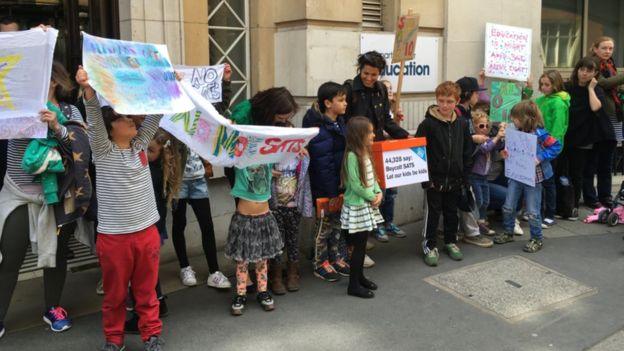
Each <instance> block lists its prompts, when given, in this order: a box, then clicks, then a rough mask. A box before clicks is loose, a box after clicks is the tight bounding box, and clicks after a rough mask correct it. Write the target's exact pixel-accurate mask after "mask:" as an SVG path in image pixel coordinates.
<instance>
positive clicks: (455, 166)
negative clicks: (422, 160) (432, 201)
mask: <svg viewBox="0 0 624 351" xmlns="http://www.w3.org/2000/svg"><path fill="white" fill-rule="evenodd" d="M416 136H417V137H425V138H427V167H428V168H429V181H430V182H429V183H430V184H425V186H430V187H433V188H434V189H436V190H438V191H453V190H457V189H459V187H460V186H461V185H462V183H463V182H465V181H466V179H467V175H468V174H469V173H470V170H471V168H472V149H473V147H472V138H471V137H470V132H469V130H468V124H467V123H466V121H464V120H462V119H458V118H457V115H456V114H455V112H453V115H452V117H451V120H450V121H449V120H446V119H445V118H444V117H442V115H441V114H440V112H439V110H438V106H436V105H432V106H430V107H429V108H428V109H427V113H426V114H425V119H424V120H423V121H422V122H421V123H420V125H419V126H418V130H417V131H416Z"/></svg>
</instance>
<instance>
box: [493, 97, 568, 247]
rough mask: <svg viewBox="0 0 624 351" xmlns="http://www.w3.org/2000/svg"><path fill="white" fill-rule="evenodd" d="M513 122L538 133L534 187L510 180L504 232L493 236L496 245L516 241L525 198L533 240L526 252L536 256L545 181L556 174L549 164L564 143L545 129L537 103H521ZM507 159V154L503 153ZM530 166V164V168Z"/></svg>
mask: <svg viewBox="0 0 624 351" xmlns="http://www.w3.org/2000/svg"><path fill="white" fill-rule="evenodd" d="M510 115H511V121H512V122H513V124H514V126H515V128H516V129H517V130H519V131H521V132H525V133H531V134H535V135H536V136H537V153H536V158H535V186H530V185H527V184H524V183H521V182H519V181H517V180H515V179H509V185H508V187H507V197H506V199H505V204H504V205H503V227H504V230H505V231H504V232H503V233H502V234H499V235H497V236H496V237H494V242H495V243H496V244H505V243H508V242H512V241H514V234H513V230H514V225H515V219H516V210H517V205H518V200H519V199H520V197H521V196H523V197H524V202H525V206H526V212H527V213H528V217H529V226H530V229H531V239H530V240H529V242H528V243H527V244H526V245H525V246H524V249H523V250H524V251H525V252H529V253H534V252H537V251H539V250H541V249H542V246H543V245H544V243H543V240H542V239H543V237H542V219H541V217H542V216H541V213H540V210H541V203H542V182H543V181H544V179H548V178H550V177H552V175H553V171H552V166H551V165H550V161H551V160H553V159H554V158H555V157H557V155H558V154H559V152H560V151H561V143H560V142H559V141H558V140H557V139H555V138H553V137H552V136H550V134H548V132H547V131H546V130H544V120H543V119H542V114H541V113H540V111H539V108H538V107H537V104H535V102H533V101H530V100H525V101H521V102H520V103H518V104H517V105H515V106H514V107H513V108H512V109H511V113H510ZM503 154H504V155H505V157H507V156H508V151H507V150H504V151H503ZM527 166H528V165H527Z"/></svg>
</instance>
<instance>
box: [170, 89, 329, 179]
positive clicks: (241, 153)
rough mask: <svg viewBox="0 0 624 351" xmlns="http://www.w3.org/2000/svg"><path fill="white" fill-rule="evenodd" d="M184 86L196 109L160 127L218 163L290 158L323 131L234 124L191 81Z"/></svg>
mask: <svg viewBox="0 0 624 351" xmlns="http://www.w3.org/2000/svg"><path fill="white" fill-rule="evenodd" d="M182 89H183V90H184V92H186V94H188V96H189V98H190V99H191V100H192V102H193V103H194V104H195V106H196V107H195V109H193V110H191V111H189V112H184V113H177V114H173V115H166V116H164V117H163V118H162V119H161V120H160V126H161V127H162V128H163V129H165V130H166V131H168V132H169V133H171V134H173V135H174V136H175V137H176V138H178V139H179V140H180V141H181V142H183V143H184V144H186V145H187V146H188V147H189V148H190V149H191V150H193V151H195V152H196V153H197V154H198V155H199V156H200V157H201V158H203V159H204V160H206V161H208V162H210V163H211V164H212V165H215V166H225V167H231V166H236V167H238V168H243V167H247V166H250V165H258V164H267V163H277V162H281V161H284V160H289V159H292V158H294V157H296V156H297V155H298V154H299V152H300V151H301V150H302V149H303V148H304V147H305V146H306V145H307V143H308V142H309V141H310V139H312V138H314V137H315V136H316V135H317V134H318V132H319V130H318V128H284V127H269V126H250V125H238V124H232V122H231V121H230V120H228V119H227V118H225V117H223V116H221V115H220V114H219V113H218V112H217V110H215V108H214V107H213V106H212V104H211V103H210V102H208V101H207V100H206V99H204V98H203V97H202V96H201V94H200V93H199V92H198V91H197V90H195V88H193V87H192V86H191V84H190V83H189V82H182Z"/></svg>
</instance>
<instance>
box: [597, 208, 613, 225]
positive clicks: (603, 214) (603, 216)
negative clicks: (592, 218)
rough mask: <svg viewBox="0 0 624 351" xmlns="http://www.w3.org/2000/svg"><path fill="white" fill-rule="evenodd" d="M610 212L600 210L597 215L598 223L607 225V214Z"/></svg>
mask: <svg viewBox="0 0 624 351" xmlns="http://www.w3.org/2000/svg"><path fill="white" fill-rule="evenodd" d="M610 212H611V211H609V210H607V209H604V210H600V212H599V213H598V222H599V223H603V224H604V223H607V218H608V217H609V213H610Z"/></svg>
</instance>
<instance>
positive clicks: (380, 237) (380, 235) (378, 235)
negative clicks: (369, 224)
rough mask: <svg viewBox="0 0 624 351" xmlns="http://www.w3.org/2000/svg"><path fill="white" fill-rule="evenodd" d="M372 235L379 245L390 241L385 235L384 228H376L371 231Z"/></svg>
mask: <svg viewBox="0 0 624 351" xmlns="http://www.w3.org/2000/svg"><path fill="white" fill-rule="evenodd" d="M373 234H374V235H375V239H377V241H379V242H380V243H387V242H388V241H390V239H388V234H386V228H385V227H384V226H379V227H377V229H375V230H374V231H373Z"/></svg>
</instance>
